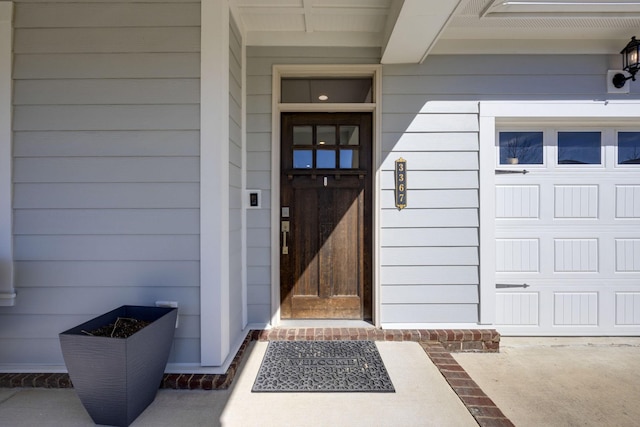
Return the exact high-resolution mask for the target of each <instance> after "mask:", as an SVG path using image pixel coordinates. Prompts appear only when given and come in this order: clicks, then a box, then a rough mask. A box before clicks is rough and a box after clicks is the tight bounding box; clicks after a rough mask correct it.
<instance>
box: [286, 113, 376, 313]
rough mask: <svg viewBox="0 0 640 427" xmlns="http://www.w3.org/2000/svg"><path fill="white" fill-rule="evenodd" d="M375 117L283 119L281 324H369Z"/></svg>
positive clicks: (325, 115) (294, 115)
mask: <svg viewBox="0 0 640 427" xmlns="http://www.w3.org/2000/svg"><path fill="white" fill-rule="evenodd" d="M371 117H372V116H371V114H370V113H283V114H282V127H281V132H282V141H281V142H282V151H281V158H282V163H281V177H280V194H281V196H280V202H281V210H280V295H281V297H280V299H281V317H282V318H283V319H366V320H368V319H371V312H372V307H371V282H372V272H371V269H372V262H371V259H372V258H371V240H372V238H371V234H372V224H371V221H372V220H371V218H372V216H371V211H372V197H371V187H372V184H371V182H372V177H371V175H372V174H371V169H372V167H371V164H372V161H371V146H372V138H371V125H372V118H371Z"/></svg>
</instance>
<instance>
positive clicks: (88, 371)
mask: <svg viewBox="0 0 640 427" xmlns="http://www.w3.org/2000/svg"><path fill="white" fill-rule="evenodd" d="M177 314H178V310H177V309H175V308H164V307H141V306H130V305H123V306H122V307H119V308H116V309H115V310H113V311H110V312H108V313H106V314H103V315H101V316H99V317H96V318H94V319H91V320H89V321H88V322H85V323H83V324H81V325H78V326H76V327H75V328H71V329H69V330H67V331H65V332H62V333H61V334H60V346H61V347H62V355H63V357H64V362H65V364H66V365H67V370H68V371H69V377H70V378H71V382H72V383H73V387H74V388H75V390H76V393H77V394H78V397H79V398H80V401H81V402H82V404H83V405H84V407H85V409H86V410H87V412H88V413H89V415H90V416H91V418H92V419H93V421H94V422H95V423H96V424H106V425H114V426H128V425H129V424H131V423H132V422H133V421H134V420H135V419H136V418H137V417H138V415H140V414H141V413H142V411H144V410H145V409H146V407H147V406H149V404H150V403H151V402H153V400H154V399H155V397H156V393H157V392H158V388H159V387H160V383H161V381H162V377H163V375H164V370H165V367H166V365H167V360H168V358H169V351H170V350H171V344H172V342H173V334H174V331H175V324H176V316H177ZM118 317H131V318H135V319H139V320H144V321H147V322H152V323H151V324H150V325H148V326H147V327H145V328H143V329H141V330H140V331H138V332H136V333H135V334H133V335H131V336H130V337H128V338H109V337H94V336H90V335H86V334H84V333H82V330H85V331H90V330H94V329H97V328H99V327H101V326H104V325H108V324H110V323H113V322H115V320H116V319H117V318H118Z"/></svg>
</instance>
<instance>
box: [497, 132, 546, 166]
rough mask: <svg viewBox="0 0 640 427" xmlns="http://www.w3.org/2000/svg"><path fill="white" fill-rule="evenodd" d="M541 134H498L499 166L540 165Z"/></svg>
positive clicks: (541, 152)
mask: <svg viewBox="0 0 640 427" xmlns="http://www.w3.org/2000/svg"><path fill="white" fill-rule="evenodd" d="M542 141H543V135H542V132H500V136H499V143H500V164H501V165H508V164H527V165H541V164H542V163H543V150H542V147H543V144H542Z"/></svg>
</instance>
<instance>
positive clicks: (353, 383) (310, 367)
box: [252, 341, 395, 393]
mask: <svg viewBox="0 0 640 427" xmlns="http://www.w3.org/2000/svg"><path fill="white" fill-rule="evenodd" d="M252 391H254V392H391V393H395V389H394V388H393V384H392V383H391V379H390V378H389V374H388V373H387V369H386V368H385V367H384V363H383V362H382V358H381V357H380V353H378V348H377V347H376V345H375V343H374V342H373V341H271V342H269V346H268V347H267V351H266V353H265V355H264V359H263V360H262V365H260V370H259V371H258V376H257V377H256V381H255V382H254V384H253V389H252Z"/></svg>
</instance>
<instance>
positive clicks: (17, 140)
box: [13, 130, 200, 158]
mask: <svg viewBox="0 0 640 427" xmlns="http://www.w3.org/2000/svg"><path fill="white" fill-rule="evenodd" d="M13 135H14V139H13V155H14V157H16V158H18V157H65V158H73V157H102V156H105V157H149V156H153V157H166V156H168V157H171V156H176V157H178V156H180V157H182V156H198V155H199V153H200V141H199V136H200V135H199V131H198V130H188V131H175V130H173V131H171V130H169V131H157V130H144V131H140V130H134V131H118V130H116V131H38V132H14V134H13Z"/></svg>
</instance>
